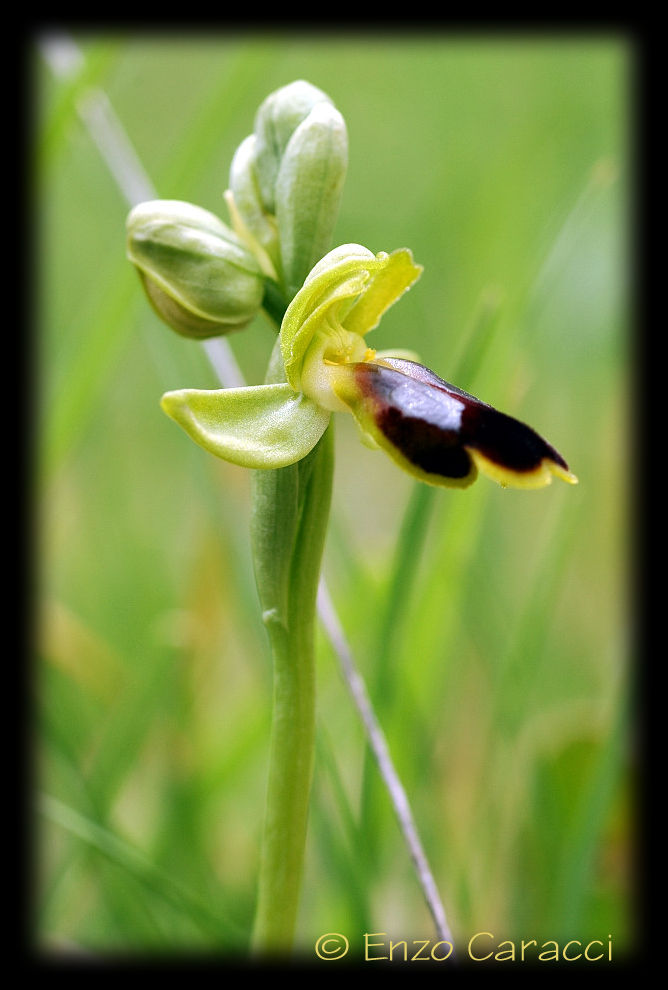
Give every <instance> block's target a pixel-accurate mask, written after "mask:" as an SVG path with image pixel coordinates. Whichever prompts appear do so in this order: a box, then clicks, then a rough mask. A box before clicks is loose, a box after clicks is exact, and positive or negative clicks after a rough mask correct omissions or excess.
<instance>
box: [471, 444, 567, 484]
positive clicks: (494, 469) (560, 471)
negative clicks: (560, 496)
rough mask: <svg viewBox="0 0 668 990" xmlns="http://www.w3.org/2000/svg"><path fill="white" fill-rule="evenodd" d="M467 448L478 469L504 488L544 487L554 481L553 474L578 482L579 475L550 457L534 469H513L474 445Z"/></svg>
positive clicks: (562, 478) (545, 458)
mask: <svg viewBox="0 0 668 990" xmlns="http://www.w3.org/2000/svg"><path fill="white" fill-rule="evenodd" d="M466 450H467V451H468V453H469V454H470V455H471V457H472V458H473V461H474V462H475V464H476V466H477V467H478V469H479V470H480V471H482V473H483V474H486V475H487V477H488V478H491V479H492V480H493V481H496V482H497V483H498V484H499V485H501V486H502V487H503V488H508V487H512V488H525V489H532V488H544V487H545V486H546V485H550V484H551V483H552V476H553V475H554V476H555V477H557V478H561V480H562V481H566V482H567V483H568V484H569V485H577V484H578V479H577V477H576V476H575V475H574V474H573V473H572V472H571V471H568V470H566V468H563V467H562V466H561V465H560V464H557V463H556V461H553V460H551V459H550V458H549V457H544V458H543V459H542V461H541V462H540V464H539V465H538V467H536V468H534V469H533V470H532V471H513V470H512V469H510V468H505V467H503V466H502V465H501V464H497V463H496V462H495V461H491V460H490V459H489V458H488V457H485V455H484V454H481V453H480V451H479V450H476V449H475V448H473V447H466Z"/></svg>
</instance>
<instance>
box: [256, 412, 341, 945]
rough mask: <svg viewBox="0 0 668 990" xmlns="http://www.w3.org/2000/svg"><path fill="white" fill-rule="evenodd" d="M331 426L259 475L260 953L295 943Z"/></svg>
mask: <svg viewBox="0 0 668 990" xmlns="http://www.w3.org/2000/svg"><path fill="white" fill-rule="evenodd" d="M332 446H333V445H332V440H331V427H330V428H329V429H328V430H327V431H326V433H325V435H324V436H323V438H322V439H321V440H320V442H319V443H318V445H317V446H316V447H315V449H314V450H313V451H312V452H311V454H309V455H308V457H306V458H304V460H302V461H300V462H299V463H298V464H294V465H292V466H290V467H287V468H282V469H280V470H275V471H257V472H255V475H254V479H253V514H252V539H253V552H254V559H255V571H256V579H257V584H258V591H259V594H260V601H261V605H262V610H263V613H262V614H263V620H264V622H265V625H266V627H267V632H268V634H269V640H270V644H271V651H272V660H273V665H274V699H273V717H272V730H271V748H270V758H269V776H268V784H267V804H266V814H265V824H264V834H263V840H262V855H261V862H260V877H259V889H258V903H257V910H256V917H255V926H254V931H253V949H254V951H255V952H256V953H262V954H265V953H285V952H287V951H289V950H290V948H291V946H292V941H293V936H294V929H295V922H296V917H297V910H298V906H299V895H300V889H301V877H302V868H303V861H304V849H305V843H306V826H307V820H308V807H309V798H310V790H311V778H312V772H313V755H314V742H315V653H314V630H315V615H316V595H317V588H318V579H319V575H320V562H321V559H322V551H323V548H324V542H325V534H326V530H327V520H328V515H329V505H330V498H331V487H332V470H333V452H332Z"/></svg>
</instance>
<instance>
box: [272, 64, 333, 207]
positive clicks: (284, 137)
mask: <svg viewBox="0 0 668 990" xmlns="http://www.w3.org/2000/svg"><path fill="white" fill-rule="evenodd" d="M323 101H324V102H326V103H329V104H330V105H331V103H332V101H331V100H330V98H329V97H328V96H327V94H326V93H323V91H322V90H321V89H318V88H317V86H312V85H311V83H308V82H305V81H304V80H303V79H298V80H297V81H296V82H292V83H289V84H288V85H287V86H283V87H281V89H277V90H276V91H275V92H274V93H271V94H270V95H269V96H268V97H267V98H266V100H265V101H264V102H263V103H262V104H261V105H260V108H259V110H258V112H257V114H256V115H255V137H256V147H255V171H256V175H257V183H258V189H259V192H260V198H261V201H262V205H263V206H264V208H265V210H266V211H267V212H268V213H274V214H275V213H276V199H275V192H274V190H275V186H276V179H277V178H278V171H279V169H280V167H281V161H282V159H283V153H284V152H285V149H286V147H287V145H288V141H289V140H290V138H291V137H292V135H293V134H294V132H295V131H296V129H297V128H298V127H299V125H300V124H301V122H302V121H303V120H305V119H306V117H308V115H309V113H310V112H311V110H312V109H313V107H314V106H316V105H317V104H318V103H322V102H323Z"/></svg>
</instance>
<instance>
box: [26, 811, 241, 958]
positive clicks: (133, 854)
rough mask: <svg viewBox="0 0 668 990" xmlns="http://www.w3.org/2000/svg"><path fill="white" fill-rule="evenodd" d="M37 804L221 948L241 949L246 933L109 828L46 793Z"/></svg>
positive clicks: (54, 820) (47, 814)
mask: <svg viewBox="0 0 668 990" xmlns="http://www.w3.org/2000/svg"><path fill="white" fill-rule="evenodd" d="M39 807H40V811H41V813H42V814H43V815H44V816H45V817H46V818H48V819H49V821H51V822H53V823H54V824H56V825H59V826H60V827H61V828H63V829H65V830H66V831H67V832H69V834H70V835H72V836H74V837H75V838H77V839H79V840H80V841H81V842H83V843H85V844H86V845H88V846H90V847H91V848H93V849H95V850H96V851H97V852H99V853H100V854H101V855H103V856H105V857H106V858H107V859H109V860H111V862H113V863H115V864H116V865H117V866H119V867H120V868H121V869H122V870H125V871H126V872H127V873H129V874H131V875H132V876H133V877H135V878H136V879H137V880H139V881H141V883H142V884H143V885H144V886H146V887H147V888H148V889H149V890H151V891H152V892H153V893H154V894H156V895H157V896H158V897H159V898H160V899H161V900H162V901H164V902H165V903H167V904H169V905H171V906H172V907H174V908H176V909H177V910H178V911H179V912H181V913H182V914H183V915H185V916H186V917H187V918H188V919H189V920H191V921H192V922H194V923H195V924H196V925H197V926H198V927H199V928H200V929H201V931H202V932H204V933H206V934H207V935H209V936H212V937H213V938H214V939H215V940H216V942H217V943H218V944H219V945H220V946H221V947H227V948H241V947H243V946H244V945H245V944H246V941H247V936H246V933H245V932H244V931H243V930H242V929H241V928H240V927H239V926H238V925H237V924H236V923H235V922H234V921H232V919H230V918H227V917H225V916H221V915H218V914H216V913H214V912H213V911H212V910H211V909H210V908H209V907H208V906H207V905H205V904H203V903H202V902H201V901H200V900H199V899H198V898H197V897H196V896H195V895H194V894H192V893H191V892H190V891H188V890H186V889H185V888H184V887H183V886H182V885H181V884H179V883H177V882H176V881H174V880H173V879H172V878H171V877H170V876H169V875H168V874H166V873H165V872H164V870H161V869H159V868H158V867H156V866H155V865H154V864H153V863H151V861H150V860H149V859H148V858H147V857H146V856H145V855H144V854H143V853H142V852H140V851H139V850H138V849H136V848H134V847H133V846H131V845H130V844H129V843H127V842H125V841H124V840H123V839H121V838H119V837H118V836H117V835H115V834H114V833H113V832H111V831H110V830H109V829H107V828H103V827H102V826H101V825H98V824H96V823H95V822H93V821H91V820H90V819H89V818H86V817H85V816H84V815H81V814H79V812H77V811H75V810H74V808H70V807H69V806H68V805H66V804H63V802H61V801H58V800H57V799H56V798H54V797H51V796H50V795H43V796H42V798H41V801H40V806H39Z"/></svg>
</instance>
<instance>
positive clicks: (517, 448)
mask: <svg viewBox="0 0 668 990" xmlns="http://www.w3.org/2000/svg"><path fill="white" fill-rule="evenodd" d="M350 372H351V373H352V376H353V382H354V384H353V383H351V385H352V389H351V387H350V386H349V387H347V388H344V389H343V390H342V392H341V393H339V394H341V397H342V398H343V399H344V401H345V402H347V403H348V404H349V405H350V406H351V408H352V409H353V412H354V413H355V415H356V416H357V418H358V419H359V420H360V422H361V424H362V426H363V427H365V426H366V427H367V428H368V429H369V431H370V432H371V434H372V435H373V436H374V437H375V439H376V440H377V441H378V442H379V443H380V444H381V446H383V447H385V448H386V449H387V450H388V452H390V453H392V454H393V455H394V456H395V457H397V459H399V460H400V461H401V462H403V463H404V465H405V466H406V467H409V469H412V470H413V472H414V473H416V474H417V475H418V476H419V477H422V478H423V480H427V481H431V482H432V483H434V484H445V485H454V486H457V487H464V486H466V485H469V484H470V483H471V482H472V481H473V480H474V479H475V477H476V475H477V470H478V468H480V469H481V470H482V471H484V472H485V473H486V474H488V475H490V476H491V477H492V478H494V480H496V481H498V482H499V483H500V484H502V485H513V486H515V487H526V488H534V487H541V486H542V485H545V484H548V483H549V482H550V481H551V478H552V475H553V474H556V475H557V476H559V477H561V478H563V479H564V480H565V481H570V482H574V481H575V480H576V479H575V477H574V475H572V474H571V473H570V472H569V469H568V465H567V464H566V461H565V460H564V459H563V457H562V456H561V455H560V454H559V453H558V452H557V451H556V450H555V449H554V447H552V446H551V445H550V444H549V443H547V441H545V440H543V438H542V437H541V436H539V434H538V433H536V432H535V430H532V429H531V427H529V426H526V425H525V424H524V423H521V422H520V421H519V420H516V419H513V417H512V416H507V415H506V414H505V413H501V412H499V411H498V410H497V409H494V407H493V406H490V405H488V404H487V403H485V402H481V400H480V399H477V398H475V396H473V395H470V394H469V393H468V392H464V391H463V390H462V389H459V388H457V387H456V386H455V385H451V384H450V383H449V382H446V381H444V380H443V379H442V378H439V377H438V376H437V375H435V374H434V373H433V372H432V371H430V370H429V369H428V368H426V367H424V365H421V364H418V363H416V362H414V361H407V360H403V359H398V358H379V359H378V360H377V361H371V362H364V363H358V364H355V365H352V366H350ZM337 391H338V390H337ZM355 393H356V395H355Z"/></svg>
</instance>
